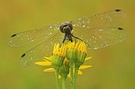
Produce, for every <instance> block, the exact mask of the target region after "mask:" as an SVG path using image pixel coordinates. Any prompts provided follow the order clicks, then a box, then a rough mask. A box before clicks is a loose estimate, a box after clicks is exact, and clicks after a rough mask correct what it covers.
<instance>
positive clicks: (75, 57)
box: [66, 41, 87, 68]
mask: <svg viewBox="0 0 135 89" xmlns="http://www.w3.org/2000/svg"><path fill="white" fill-rule="evenodd" d="M86 56H87V49H86V44H85V43H84V42H82V41H77V42H76V43H75V42H68V44H67V51H66V57H67V59H68V60H69V62H74V63H75V66H76V67H78V68H79V67H80V66H81V65H82V64H83V63H84V60H85V58H86Z"/></svg>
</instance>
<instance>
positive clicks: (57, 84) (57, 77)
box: [55, 69, 60, 89]
mask: <svg viewBox="0 0 135 89" xmlns="http://www.w3.org/2000/svg"><path fill="white" fill-rule="evenodd" d="M55 77H56V87H57V89H60V86H59V74H58V69H56V70H55Z"/></svg>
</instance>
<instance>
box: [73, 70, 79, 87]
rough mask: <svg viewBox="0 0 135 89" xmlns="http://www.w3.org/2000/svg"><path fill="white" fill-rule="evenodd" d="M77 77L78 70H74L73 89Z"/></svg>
mask: <svg viewBox="0 0 135 89" xmlns="http://www.w3.org/2000/svg"><path fill="white" fill-rule="evenodd" d="M77 75H78V68H75V72H74V76H73V87H74V89H75V85H76V79H77Z"/></svg>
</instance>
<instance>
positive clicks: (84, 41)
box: [71, 34, 89, 45]
mask: <svg viewBox="0 0 135 89" xmlns="http://www.w3.org/2000/svg"><path fill="white" fill-rule="evenodd" d="M71 36H72V37H74V38H76V39H79V40H80V41H83V40H82V39H81V38H79V37H77V36H74V35H73V34H71ZM84 43H85V44H87V45H89V43H87V42H85V41H84Z"/></svg>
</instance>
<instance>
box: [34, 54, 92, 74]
mask: <svg viewBox="0 0 135 89" xmlns="http://www.w3.org/2000/svg"><path fill="white" fill-rule="evenodd" d="M44 58H45V61H42V62H35V64H36V65H39V66H48V67H50V66H51V60H52V56H51V57H44ZM91 58H92V57H87V58H85V61H87V60H89V59H91ZM90 67H92V66H91V65H81V66H80V68H79V70H78V74H80V75H82V71H81V70H83V69H87V68H90ZM43 71H44V72H55V69H54V68H52V67H50V68H47V69H44V70H43ZM68 76H70V75H68Z"/></svg>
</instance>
